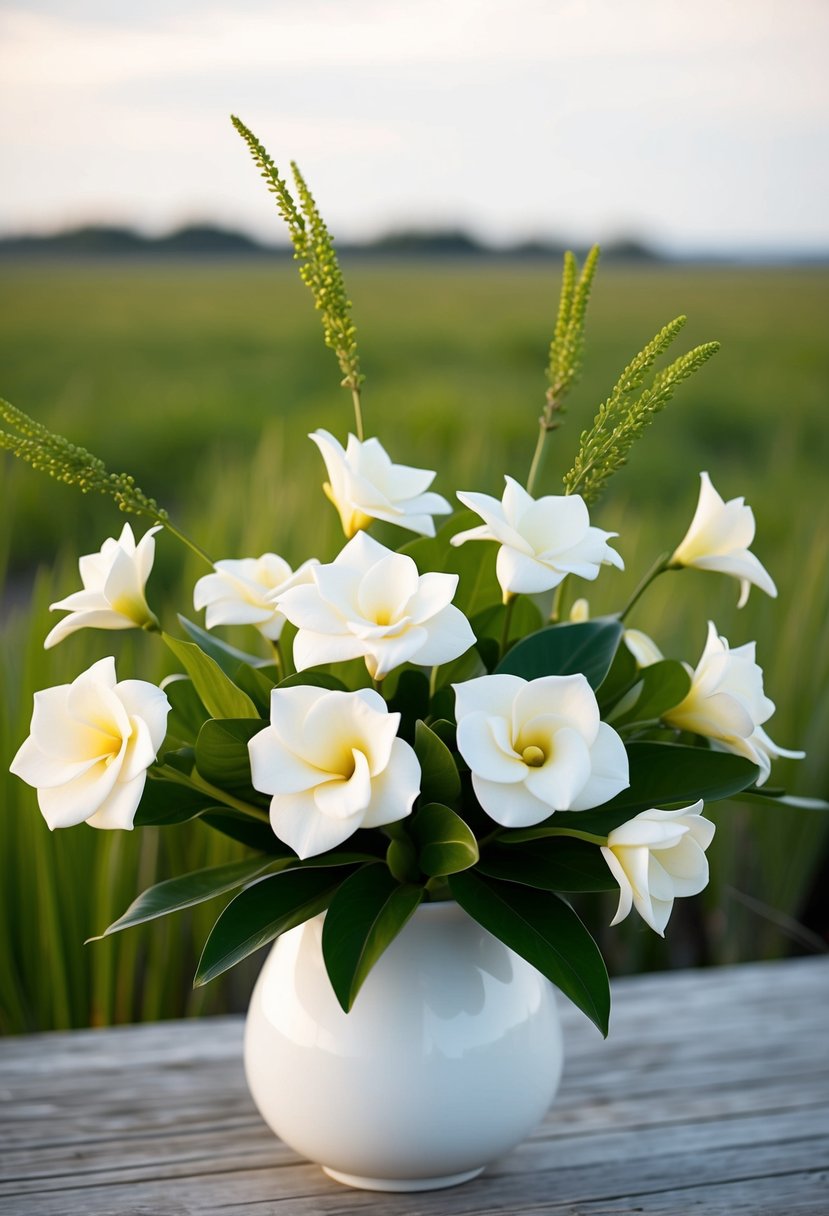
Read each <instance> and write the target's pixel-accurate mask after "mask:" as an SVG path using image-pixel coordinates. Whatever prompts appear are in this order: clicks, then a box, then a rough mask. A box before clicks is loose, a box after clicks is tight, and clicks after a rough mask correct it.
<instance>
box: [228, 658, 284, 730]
mask: <svg viewBox="0 0 829 1216" xmlns="http://www.w3.org/2000/svg"><path fill="white" fill-rule="evenodd" d="M230 676H231V678H232V680H233V682H234V684H235V685H236V687H237V688H241V690H242V692H246V693H247V694H248V696H249V697H250V699H251V701H253V704H254V705H255V706H256V709H257V712H258V713H259V714H260V716H261V717H263V718H265V719H268V718H270V716H271V693H272V692H273V690H274V688H275V687H276V668H275V667H265V666H263V667H249V666H248V664H247V663H239V664H238V665H237V666H236V668H235V669H234V670H233V671H231V672H230Z"/></svg>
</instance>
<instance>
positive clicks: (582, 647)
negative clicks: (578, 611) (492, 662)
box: [495, 617, 623, 688]
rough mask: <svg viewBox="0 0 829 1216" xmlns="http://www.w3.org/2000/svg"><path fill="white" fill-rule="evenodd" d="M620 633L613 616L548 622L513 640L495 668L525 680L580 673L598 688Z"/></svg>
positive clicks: (611, 658) (619, 627) (621, 631)
mask: <svg viewBox="0 0 829 1216" xmlns="http://www.w3.org/2000/svg"><path fill="white" fill-rule="evenodd" d="M622 633H623V629H622V625H621V623H620V622H619V621H618V620H617V619H616V618H615V617H596V619H595V620H593V621H580V622H578V623H576V624H573V623H571V622H568V623H567V624H565V625H548V626H547V627H546V629H540V630H539V631H538V633H531V634H530V636H529V637H527V638H524V639H523V641H521V642H516V644H515V645H514V646H513V647H512V649H511V650H509V651H508V652H507V654H506V655H505V656H504V658H503V659H502V660H501V662H500V663H499V664H498V666H497V667H496V668H495V671H496V673H498V674H503V673H506V674H508V675H515V676H521V677H522V678H523V679H525V680H535V679H537V678H538V677H539V676H566V675H573V674H575V673H577V672H581V673H582V674H583V675H584V676H586V677H587V680H588V682H589V683H590V685H591V687H592V688H598V687H599V685H600V684H601V682H602V680H603V679H604V678H605V676H606V675H607V673H608V671H609V670H610V665H611V663H612V662H613V656H614V655H615V653H616V649H617V647H618V645H619V641H620V639H621V637H622Z"/></svg>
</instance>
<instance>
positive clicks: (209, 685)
mask: <svg viewBox="0 0 829 1216" xmlns="http://www.w3.org/2000/svg"><path fill="white" fill-rule="evenodd" d="M161 636H162V637H163V639H164V641H165V642H166V643H167V645H168V646H169V648H170V650H172V652H173V654H174V655H175V656H176V658H177V659H178V660H179V662H180V663H183V664H184V669H185V671H186V672H187V674H188V675H189V676H190V679H191V680H192V681H193V684H194V685H195V688H196V692H197V693H198V694H199V696H200V697H201V699H202V701H203V702H204V704H205V707H206V708H207V710H208V712H209V713H210V714H211V716H212V717H214V718H258V717H259V713H258V711H257V709H256V706H255V705H254V704H253V702H252V701H251V699H250V697H249V696H248V695H247V693H244V692H242V690H241V688H237V687H236V685H235V684H234V683H233V681H232V680H231V679H230V678H229V677H228V676H226V675H225V673H224V672H223V671H222V669H221V667H219V665H218V663H216V661H215V659H211V658H210V656H209V655H206V654H205V653H204V651H203V650H201V649H200V648H199V647H198V646H197V645H196V644H195V643H194V642H182V641H181V640H180V639H179V638H173V637H170V635H169V634H168V633H162V635H161Z"/></svg>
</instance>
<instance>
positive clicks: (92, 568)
mask: <svg viewBox="0 0 829 1216" xmlns="http://www.w3.org/2000/svg"><path fill="white" fill-rule="evenodd" d="M160 531H161V527H160V525H159V526H157V527H154V528H150V529H149V531H148V532H146V533H145V534H144V536H143V537H142V538H141V540H140V541H139V543H138V545H136V543H135V537H134V536H133V533H132V528H131V527H130V525H129V524H124V527H123V529H122V531H121V535H120V537H119V538H118V540H115V539H114V538H113V537H108V538H107V540H105V541H104V543H103V545H102V546H101V550H100V552H99V553H90V554H85V555H84V556H83V557H81V559H80V560H79V562H78V568H79V570H80V575H81V581H82V583H83V590H82V591H76V592H73V593H72V594H71V595H69V596H66V597H65V598H64V599H62V600H56V601H55V603H54V604H50V605H49V607H50V611H53V612H56V611H61V610H63V611H66V612H68V613H69V615H68V616H66V617H64V618H63V620H61V621H59V622H58V624H57V625H55V626H54V628H53V629H52V630H51V631H50V632H49V633H48V634H47V637H46V640H45V642H44V643H43V646H44V649H45V650H49V649H51V647H52V646H56V645H57V644H58V642H61V641H63V639H64V638H66V637H68V636H69V634H70V633H75V632H76V630H78V629H90V628H91V629H135V628H136V627H137V628H143V627H144V626H146V625H154V624H156V619H155V616H154V615H153V613H152V612H151V611H150V609H149V607H148V605H147V600H146V598H145V595H144V587H145V585H146V582H147V578H148V577H149V574H150V571H151V569H152V564H153V558H154V556H155V533H156V532H160Z"/></svg>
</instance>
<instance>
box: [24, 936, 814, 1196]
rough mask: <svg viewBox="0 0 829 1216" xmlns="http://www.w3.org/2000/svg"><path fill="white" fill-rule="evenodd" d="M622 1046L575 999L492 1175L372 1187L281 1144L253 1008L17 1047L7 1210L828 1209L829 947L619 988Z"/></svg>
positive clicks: (37, 1038) (617, 1031) (623, 983)
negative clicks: (545, 1110)
mask: <svg viewBox="0 0 829 1216" xmlns="http://www.w3.org/2000/svg"><path fill="white" fill-rule="evenodd" d="M613 995H614V1010H613V1016H612V1022H611V1034H610V1038H609V1039H608V1040H607V1041H606V1042H605V1041H603V1040H602V1039H601V1038H600V1036H599V1034H598V1033H597V1032H596V1031H595V1029H594V1028H593V1027H592V1026H591V1025H590V1024H589V1023H588V1022H587V1020H586V1019H585V1018H584V1017H583V1016H582V1015H581V1014H579V1013H578V1012H577V1011H576V1010H575V1009H573V1008H572V1007H571V1006H569V1005H565V1003H564V1001H562V1002H561V1006H562V1016H563V1021H564V1025H565V1036H566V1044H567V1064H566V1068H565V1074H564V1079H563V1082H562V1087H561V1091H560V1094H559V1096H558V1098H557V1100H556V1103H555V1105H554V1106H553V1109H552V1110H551V1111H550V1114H549V1115H548V1117H547V1119H546V1120H545V1121H544V1123H543V1124H542V1125H541V1127H540V1128H539V1129H538V1130H537V1132H536V1133H535V1134H534V1135H533V1136H532V1137H531V1138H530V1139H529V1140H527V1141H526V1143H524V1144H523V1145H521V1146H520V1147H519V1148H518V1149H517V1150H516V1151H515V1152H513V1153H511V1154H510V1155H509V1156H508V1157H506V1158H504V1159H503V1160H502V1161H499V1162H497V1163H495V1164H494V1165H493V1166H491V1167H490V1169H488V1170H487V1171H486V1173H485V1174H484V1175H483V1176H482V1177H481V1178H479V1179H477V1180H476V1181H474V1182H472V1183H469V1184H467V1185H466V1186H464V1187H460V1188H457V1189H455V1190H448V1191H435V1192H431V1193H427V1194H423V1195H376V1194H370V1193H367V1192H361V1191H351V1190H348V1189H346V1188H343V1187H341V1186H338V1185H337V1184H336V1183H334V1182H331V1181H329V1180H328V1179H327V1178H326V1177H325V1176H324V1175H323V1174H322V1173H321V1171H320V1170H319V1169H318V1168H317V1167H316V1166H313V1165H309V1164H308V1163H306V1162H304V1161H301V1160H300V1159H299V1158H297V1157H296V1155H295V1154H294V1153H293V1152H291V1150H289V1149H288V1148H286V1147H285V1145H283V1144H281V1143H280V1142H279V1141H277V1140H276V1139H275V1138H274V1137H273V1136H272V1135H271V1133H270V1132H269V1131H268V1129H267V1128H266V1127H265V1125H264V1124H263V1123H262V1121H261V1120H260V1118H259V1116H258V1115H257V1113H256V1111H255V1109H254V1107H253V1105H252V1103H251V1100H250V1098H249V1096H248V1093H247V1089H246V1086H245V1081H244V1077H243V1074H242V1064H241V1044H242V1023H241V1020H240V1019H238V1018H216V1019H206V1020H203V1021H189V1022H169V1023H156V1024H153V1025H147V1026H135V1027H118V1028H114V1029H109V1030H94V1031H78V1032H73V1033H61V1034H48V1035H31V1036H28V1037H25V1038H9V1039H5V1040H3V1041H0V1095H1V1096H2V1104H1V1105H0V1212H2V1213H8V1214H9V1216H12V1214H13V1216H81V1214H83V1216H116V1214H117V1216H125V1214H126V1216H145V1214H146V1216H190V1214H191V1213H192V1214H196V1213H198V1216H243V1214H244V1216H268V1214H269V1213H274V1214H275V1216H337V1214H342V1216H345V1214H347V1213H354V1212H360V1213H376V1214H377V1216H436V1214H440V1216H494V1214H495V1213H499V1214H502V1216H503V1214H509V1216H534V1214H538V1216H540V1214H542V1213H555V1214H557V1216H577V1214H578V1216H611V1214H612V1216H617V1214H618V1216H622V1214H626V1213H632V1212H637V1213H647V1214H649V1216H677V1214H678V1213H683V1212H692V1213H697V1212H700V1213H710V1214H712V1216H719V1214H720V1213H730V1214H733V1213H751V1214H752V1216H789V1214H790V1213H794V1214H797V1216H801V1214H812V1216H826V1213H827V1212H829V1050H827V1029H829V960H827V959H804V960H796V961H790V962H785V963H766V964H751V965H747V966H742V967H732V968H723V969H720V970H716V971H697V972H681V973H672V974H662V975H653V976H642V977H637V978H635V979H626V980H620V981H617V982H616V983H615V984H614V986H613Z"/></svg>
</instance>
